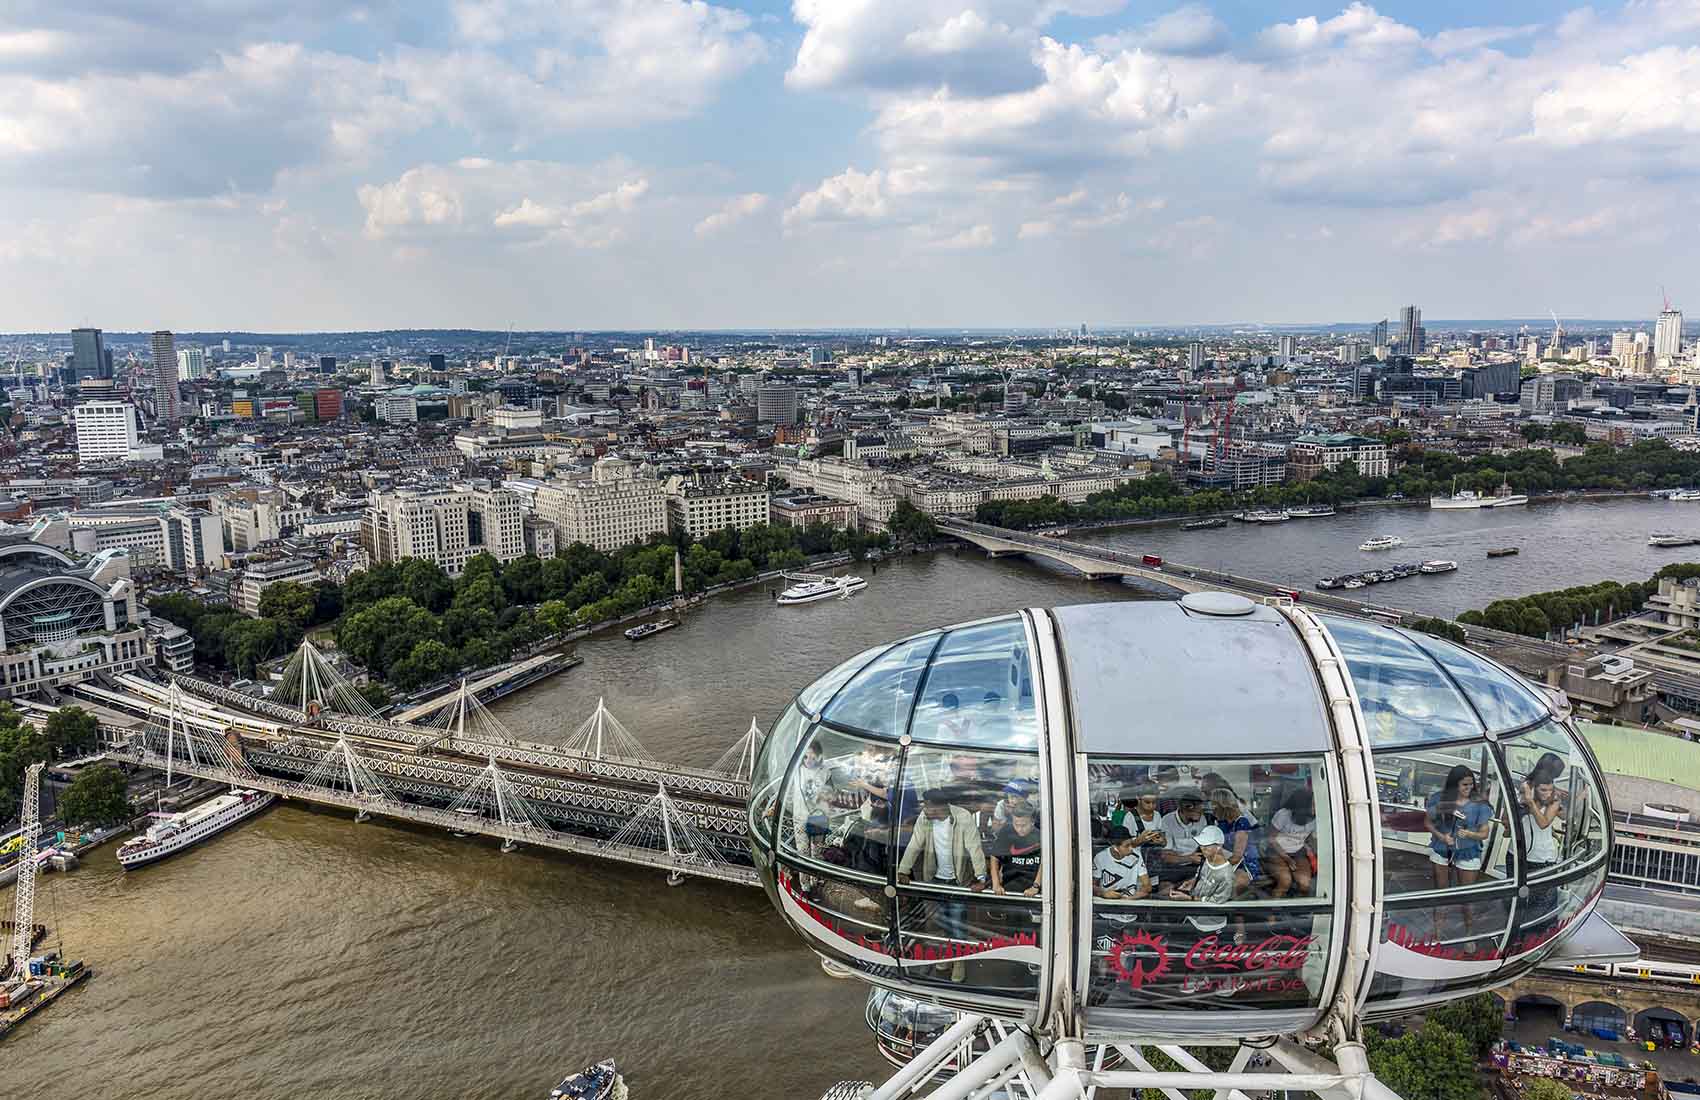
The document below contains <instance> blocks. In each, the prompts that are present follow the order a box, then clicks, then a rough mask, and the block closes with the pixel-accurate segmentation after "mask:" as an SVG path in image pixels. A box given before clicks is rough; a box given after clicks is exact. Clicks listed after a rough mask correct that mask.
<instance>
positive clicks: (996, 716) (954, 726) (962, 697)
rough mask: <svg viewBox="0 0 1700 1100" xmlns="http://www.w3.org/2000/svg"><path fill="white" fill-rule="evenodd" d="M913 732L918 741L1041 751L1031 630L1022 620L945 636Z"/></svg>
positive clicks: (977, 627)
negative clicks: (1028, 642) (1028, 640)
mask: <svg viewBox="0 0 1700 1100" xmlns="http://www.w3.org/2000/svg"><path fill="white" fill-rule="evenodd" d="M909 733H910V736H911V737H913V738H914V739H915V740H917V741H937V742H949V743H951V744H957V745H977V746H986V747H992V748H1024V749H1036V748H1037V747H1038V744H1039V713H1038V706H1037V702H1036V700H1035V698H1034V694H1033V675H1032V662H1031V659H1030V654H1029V651H1028V648H1027V628H1026V626H1025V625H1024V624H1023V623H1022V621H1021V620H1020V619H1019V618H1008V619H1000V620H996V621H993V622H988V623H981V624H979V625H977V626H969V627H963V628H962V629H960V630H953V631H951V632H950V633H949V634H947V635H945V639H944V641H943V643H941V644H940V645H939V648H938V652H937V653H936V654H935V655H934V656H933V661H932V667H931V668H930V669H928V671H927V679H926V683H925V686H924V687H923V689H922V691H921V697H920V698H919V699H918V700H917V701H916V704H915V718H914V721H913V723H912V724H911V726H910V728H909Z"/></svg>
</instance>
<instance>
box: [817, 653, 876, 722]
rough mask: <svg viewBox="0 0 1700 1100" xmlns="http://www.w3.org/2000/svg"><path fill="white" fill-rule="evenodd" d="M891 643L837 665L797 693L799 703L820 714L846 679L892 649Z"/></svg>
mask: <svg viewBox="0 0 1700 1100" xmlns="http://www.w3.org/2000/svg"><path fill="white" fill-rule="evenodd" d="M890 648H891V647H890V645H877V646H875V647H874V648H872V649H865V650H863V651H862V652H860V653H858V654H856V655H855V656H854V657H852V658H850V659H849V660H848V661H845V662H844V663H843V664H841V665H837V666H836V667H834V668H833V670H832V671H831V672H829V673H827V674H826V675H825V676H822V677H821V678H820V679H818V680H816V681H815V682H814V683H812V684H810V685H809V686H808V687H806V688H804V689H803V690H802V691H801V692H800V693H799V694H798V695H797V703H798V705H799V706H801V707H802V708H803V709H804V710H806V711H808V712H809V713H810V714H815V715H818V714H819V713H820V709H821V708H822V707H824V706H826V704H827V702H828V700H830V699H831V698H832V696H833V694H834V693H836V692H837V691H838V689H839V688H841V687H843V686H844V683H845V681H846V680H848V679H850V677H852V676H854V675H856V673H858V672H860V671H862V669H864V668H866V667H867V665H868V662H869V661H872V660H873V659H874V658H875V657H877V656H879V655H880V654H881V653H884V652H885V651H886V650H887V649H890Z"/></svg>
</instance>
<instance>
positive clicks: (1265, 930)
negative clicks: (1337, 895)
mask: <svg viewBox="0 0 1700 1100" xmlns="http://www.w3.org/2000/svg"><path fill="white" fill-rule="evenodd" d="M1140 909H1141V906H1140V903H1139V902H1133V901H1105V900H1100V901H1098V902H1097V903H1096V904H1095V905H1094V906H1093V912H1092V972H1091V977H1090V979H1089V980H1090V985H1089V986H1088V989H1087V995H1086V1003H1087V1004H1088V1005H1089V1006H1093V1007H1103V1008H1110V1009H1133V1010H1139V1011H1143V1012H1170V1011H1175V1010H1181V1011H1211V1010H1215V1011H1221V1010H1224V1009H1228V1010H1232V1009H1245V1008H1263V1009H1276V1008H1302V1007H1305V1006H1310V1005H1315V1004H1317V1003H1318V1001H1319V998H1320V997H1321V995H1322V986H1323V983H1324V982H1325V981H1326V979H1327V974H1328V952H1329V948H1330V946H1331V937H1330V936H1329V926H1330V923H1331V921H1330V917H1329V914H1328V913H1327V912H1326V911H1319V910H1306V909H1293V908H1267V909H1257V908H1251V909H1245V910H1236V911H1235V912H1234V913H1233V914H1232V915H1227V914H1215V915H1207V914H1203V913H1198V912H1196V911H1193V910H1190V909H1188V908H1187V907H1185V906H1178V905H1169V906H1163V907H1148V908H1146V909H1145V910H1144V911H1139V910H1140Z"/></svg>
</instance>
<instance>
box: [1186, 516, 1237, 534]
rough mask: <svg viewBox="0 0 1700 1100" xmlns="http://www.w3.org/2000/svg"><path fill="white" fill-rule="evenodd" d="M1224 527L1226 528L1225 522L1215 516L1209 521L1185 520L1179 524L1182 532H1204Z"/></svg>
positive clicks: (1226, 522)
mask: <svg viewBox="0 0 1700 1100" xmlns="http://www.w3.org/2000/svg"><path fill="white" fill-rule="evenodd" d="M1226 526H1228V521H1227V520H1225V519H1223V518H1222V517H1221V516H1215V517H1212V518H1211V519H1189V520H1186V521H1185V522H1183V523H1182V524H1181V530H1182V531H1206V530H1209V529H1210V528H1212V527H1226Z"/></svg>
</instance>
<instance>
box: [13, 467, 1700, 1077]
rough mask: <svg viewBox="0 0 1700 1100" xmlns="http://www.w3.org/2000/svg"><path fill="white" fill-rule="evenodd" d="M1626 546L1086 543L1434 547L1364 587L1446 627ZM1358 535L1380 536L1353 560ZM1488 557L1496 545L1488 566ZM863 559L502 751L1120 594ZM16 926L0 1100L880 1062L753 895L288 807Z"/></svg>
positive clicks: (1527, 523)
mask: <svg viewBox="0 0 1700 1100" xmlns="http://www.w3.org/2000/svg"><path fill="white" fill-rule="evenodd" d="M1651 530H1674V531H1683V530H1700V505H1693V506H1684V505H1680V504H1666V503H1663V502H1652V501H1645V500H1634V501H1614V502H1602V503H1576V504H1560V505H1545V506H1537V507H1532V508H1526V509H1507V510H1501V511H1493V512H1460V513H1430V512H1427V511H1425V510H1420V509H1379V510H1366V511H1364V512H1360V513H1357V514H1355V515H1341V516H1338V517H1335V518H1332V519H1317V520H1294V521H1291V522H1289V523H1286V524H1279V525H1272V526H1266V527H1258V528H1249V527H1246V526H1245V525H1232V526H1230V527H1228V528H1223V529H1219V530H1213V531H1203V532H1187V533H1183V532H1179V531H1177V530H1175V529H1173V528H1162V529H1145V530H1138V531H1131V532H1122V533H1118V534H1113V535H1105V536H1100V537H1103V538H1106V539H1107V540H1109V541H1112V542H1115V543H1116V544H1118V545H1121V546H1125V547H1128V548H1132V549H1137V550H1141V551H1142V552H1150V553H1157V554H1162V555H1164V556H1165V557H1168V558H1172V559H1175V560H1182V561H1187V562H1191V563H1195V564H1198V565H1202V566H1209V567H1214V568H1223V569H1228V570H1232V571H1234V572H1238V573H1242V574H1249V575H1253V576H1261V577H1267V578H1269V579H1272V580H1284V581H1288V582H1289V583H1291V584H1293V585H1294V586H1295V587H1303V588H1308V587H1309V586H1310V584H1311V583H1313V582H1314V579H1315V577H1317V576H1320V575H1323V574H1325V573H1332V572H1344V571H1349V570H1352V569H1361V568H1364V567H1366V565H1367V564H1368V563H1370V562H1372V561H1381V560H1421V559H1424V558H1451V559H1455V560H1457V561H1458V562H1459V570H1458V572H1457V573H1454V574H1449V575H1446V576H1442V577H1421V578H1412V579H1410V580H1406V581H1401V582H1397V583H1394V584H1391V585H1386V586H1382V587H1380V588H1378V589H1376V590H1375V592H1376V599H1377V601H1378V602H1381V603H1386V604H1389V605H1395V606H1408V607H1412V608H1417V609H1422V610H1425V611H1432V612H1438V613H1455V612H1457V611H1459V610H1462V609H1464V608H1466V607H1473V606H1479V605H1481V604H1485V603H1486V602H1488V600H1490V599H1492V598H1494V597H1496V596H1500V595H1517V594H1521V593H1524V592H1528V591H1534V590H1539V589H1546V588H1555V587H1561V586H1564V585H1569V584H1581V583H1588V582H1593V581H1598V580H1605V579H1608V578H1618V579H1624V580H1632V579H1642V578H1645V577H1646V576H1648V575H1649V574H1651V573H1652V572H1653V571H1654V570H1655V569H1656V568H1657V567H1658V566H1659V565H1660V564H1663V563H1665V562H1667V561H1674V560H1687V558H1688V557H1689V556H1690V552H1689V551H1686V550H1675V551H1654V550H1650V549H1649V548H1648V547H1646V545H1645V542H1646V536H1647V533H1648V532H1649V531H1651ZM1376 534H1397V535H1400V536H1401V537H1403V538H1404V539H1405V540H1406V545H1405V546H1404V547H1402V548H1401V549H1399V550H1397V551H1393V552H1392V553H1391V554H1384V555H1371V554H1367V553H1361V552H1359V551H1358V550H1357V545H1358V543H1360V542H1362V541H1363V540H1364V539H1365V538H1367V537H1369V536H1371V535H1376ZM1498 545H1517V546H1519V547H1521V550H1522V553H1521V554H1520V555H1519V556H1518V557H1516V558H1510V559H1498V560H1495V561H1492V562H1490V561H1488V560H1487V559H1486V558H1485V552H1486V549H1487V548H1488V547H1490V546H1498ZM1692 556H1694V557H1700V554H1695V555H1692ZM873 569H874V567H871V566H863V567H861V571H862V572H863V573H864V574H865V575H868V577H869V580H870V581H871V584H870V586H869V587H868V589H867V590H866V591H865V592H863V593H862V594H860V595H858V596H857V597H855V598H854V599H850V600H845V601H837V600H833V601H826V602H823V603H818V604H811V605H807V606H803V607H791V608H778V607H775V606H774V605H773V603H772V601H771V599H770V598H769V595H768V594H767V593H766V592H764V591H761V590H759V589H751V590H747V591H744V592H740V593H736V594H733V595H730V596H727V597H723V598H721V599H717V600H715V601H712V602H710V603H709V604H708V605H706V606H705V607H704V608H702V609H701V610H700V611H699V612H697V613H695V614H693V615H692V616H690V618H689V619H688V621H687V622H686V623H685V625H684V626H682V627H681V628H679V629H676V630H673V631H669V632H667V633H665V634H660V635H656V636H654V637H652V638H650V639H648V640H645V641H643V642H638V643H632V642H628V641H626V640H625V639H624V638H623V637H621V636H620V635H619V633H618V632H612V633H610V634H608V635H605V636H601V637H597V638H593V639H589V640H587V641H585V642H583V643H581V644H580V645H579V653H580V654H582V655H583V656H584V658H585V661H584V663H583V664H582V665H580V666H579V667H577V668H574V669H572V670H570V671H568V672H566V673H564V674H563V675H561V676H558V677H556V678H555V679H553V680H551V681H547V682H545V683H544V684H542V685H539V686H537V687H534V688H531V689H529V690H528V691H526V692H524V693H522V694H520V695H518V696H516V697H514V698H511V699H508V700H504V701H503V702H502V703H500V704H498V707H497V712H498V714H499V715H500V718H501V720H502V721H503V722H504V723H505V724H506V725H507V726H508V727H509V728H510V729H512V730H513V731H514V732H515V733H516V734H520V735H524V736H527V737H534V738H538V739H550V740H564V739H565V738H566V737H567V736H569V735H570V734H571V732H572V730H573V729H574V728H575V727H576V726H577V725H578V723H579V722H580V721H582V720H583V719H584V718H585V717H587V716H588V715H589V713H590V711H591V710H592V708H594V706H595V704H596V700H597V698H598V697H604V698H606V700H607V702H608V706H609V708H610V710H612V712H613V713H614V714H615V715H616V716H617V717H618V718H619V719H621V720H622V721H623V722H624V723H625V724H626V725H627V726H628V727H629V728H630V729H631V731H632V732H633V733H634V734H635V735H636V736H637V737H638V738H639V739H640V740H641V741H642V742H643V743H644V744H645V746H646V747H647V748H648V749H649V751H650V754H651V755H653V756H656V757H658V758H661V759H668V760H677V761H682V762H687V763H696V764H704V763H708V762H710V761H712V760H713V759H714V758H715V757H716V756H718V755H719V754H720V752H721V751H722V750H723V749H724V748H725V747H726V746H727V745H729V744H731V743H732V741H733V740H734V739H736V738H737V737H738V736H739V735H740V734H741V733H742V732H743V731H744V730H745V729H746V728H747V727H748V726H749V722H750V719H751V717H752V716H753V717H756V718H757V719H758V720H759V722H760V723H761V725H762V727H763V728H764V729H765V728H766V727H767V726H768V725H769V724H770V722H771V721H772V719H773V717H774V716H775V715H776V714H777V712H778V711H779V710H780V709H781V708H782V707H783V706H784V704H785V703H786V701H787V700H788V699H789V698H790V696H791V695H792V694H794V693H795V692H796V691H797V690H798V689H799V688H800V687H801V686H802V685H804V684H806V683H807V682H808V681H809V680H811V679H813V678H814V677H815V676H817V675H819V674H820V673H821V672H823V671H825V670H826V669H827V668H829V667H830V666H831V665H833V664H834V663H836V662H837V661H839V660H841V659H843V658H845V657H847V656H849V655H851V654H853V653H855V652H857V651H859V650H861V649H863V648H865V647H867V646H870V645H873V644H875V643H877V642H879V641H882V640H887V639H892V638H896V637H898V636H901V635H903V634H906V633H910V632H913V631H917V630H922V629H925V628H927V627H930V626H935V625H941V624H945V623H950V622H956V621H960V620H964V619H972V618H979V617H983V616H986V615H991V614H995V613H998V612H1002V611H1007V610H1010V609H1013V608H1017V607H1021V606H1024V605H1032V604H1056V603H1068V602H1079V601H1086V600H1108V599H1138V598H1149V595H1148V594H1145V593H1141V592H1139V591H1137V590H1135V589H1133V588H1130V587H1127V586H1124V585H1120V584H1116V583H1110V582H1095V583H1092V582H1086V581H1082V580H1080V579H1078V578H1074V577H1070V576H1065V575H1062V574H1060V573H1058V572H1055V571H1052V570H1048V569H1045V568H1042V567H1040V566H1037V565H1034V564H1032V563H1029V562H1027V561H1025V560H1022V559H1004V560H1000V561H997V562H987V561H986V560H984V558H983V557H982V556H981V555H980V554H979V553H978V552H976V551H968V550H964V551H963V552H961V553H960V554H952V553H949V552H945V553H938V554H933V555H927V556H922V557H917V558H909V559H903V560H901V561H895V562H886V563H881V564H880V565H879V566H877V573H875V572H873ZM10 905H11V897H10V891H9V890H8V891H6V892H4V893H3V894H0V906H3V907H4V908H5V909H6V910H7V911H8V912H9V910H10ZM38 914H39V916H40V919H43V920H44V921H45V922H46V923H48V924H50V925H53V926H54V927H56V928H58V929H60V930H61V932H62V935H63V939H64V942H65V946H66V948H67V951H68V952H69V953H71V954H73V955H75V956H79V957H82V958H84V959H86V960H87V961H88V962H89V963H91V964H92V965H93V966H94V967H95V968H96V969H97V971H98V973H97V974H96V976H95V977H94V979H93V980H92V981H90V982H88V983H87V984H86V985H85V986H83V987H82V988H80V989H79V990H77V991H76V992H74V993H72V994H71V995H69V996H68V997H66V998H65V999H64V1000H62V1001H60V1002H59V1003H58V1004H56V1005H54V1006H53V1007H52V1008H51V1009H49V1010H48V1011H46V1012H44V1013H43V1014H41V1015H40V1016H39V1017H37V1018H36V1019H34V1020H32V1021H31V1022H29V1023H28V1024H26V1025H24V1026H23V1027H22V1028H21V1029H19V1031H18V1032H17V1033H15V1034H14V1035H12V1036H11V1037H9V1038H8V1039H6V1041H5V1046H4V1065H5V1067H6V1080H7V1081H8V1086H9V1087H8V1093H7V1095H12V1094H15V1095H18V1096H32V1095H55V1096H75V1097H79V1098H83V1100H100V1098H106V1097H113V1098H118V1097H137V1096H146V1097H150V1098H161V1100H165V1098H174V1097H184V1098H188V1097H196V1098H199V1097H242V1098H244V1100H285V1098H287V1100H300V1098H302V1097H315V1098H318V1097H325V1098H338V1100H357V1098H379V1097H381V1098H390V1097H394V1098H397V1100H402V1098H405V1100H448V1098H455V1097H469V1098H470V1097H480V1098H484V1097H488V1098H501V1100H510V1098H511V1100H519V1098H525V1097H542V1096H545V1095H546V1094H547V1093H548V1090H549V1088H550V1086H551V1085H552V1084H553V1083H554V1081H555V1080H556V1078H558V1077H559V1076H560V1075H561V1074H563V1073H565V1072H567V1071H568V1070H569V1069H573V1068H577V1066H578V1065H580V1064H582V1063H584V1062H586V1061H589V1060H594V1059H600V1058H605V1057H613V1058H616V1059H618V1060H619V1061H620V1063H621V1065H622V1066H623V1067H625V1069H626V1071H627V1075H628V1078H629V1080H630V1083H631V1086H632V1090H631V1094H632V1097H633V1100H655V1098H663V1097H664V1098H668V1100H673V1098H690V1097H699V1096H700V1097H708V1096H715V1095H723V1094H724V1095H730V1094H738V1095H744V1096H749V1097H752V1098H764V1097H772V1098H774V1100H780V1098H785V1100H796V1098H804V1100H807V1098H809V1097H813V1096H818V1095H819V1094H820V1091H821V1090H822V1089H823V1088H824V1087H825V1086H826V1085H828V1084H830V1083H831V1082H833V1081H836V1080H839V1079H844V1078H854V1077H867V1078H877V1077H878V1075H879V1074H880V1072H881V1068H882V1067H883V1065H884V1063H883V1062H881V1061H880V1060H879V1058H878V1056H877V1055H876V1053H875V1052H874V1050H873V1044H872V1040H871V1037H870V1036H869V1034H868V1032H867V1029H866V1027H865V1026H864V1024H863V1022H862V1017H861V1009H862V1005H863V1001H864V993H865V991H864V990H863V989H862V988H861V987H859V986H857V985H856V984H854V983H850V982H838V981H832V980H830V979H828V978H826V977H824V976H823V975H822V974H821V972H820V969H819V967H818V965H817V964H816V962H815V960H814V957H813V956H812V955H811V954H810V953H809V952H807V951H806V950H804V949H803V948H802V947H801V946H800V944H799V942H798V940H797V939H796V938H795V937H794V936H793V935H792V934H791V933H790V932H789V931H787V930H786V929H785V928H784V927H783V926H782V924H781V923H780V921H779V919H778V918H777V917H776V916H775V915H774V914H773V912H772V911H771V909H770V908H769V906H768V904H767V901H766V899H765V898H764V897H763V896H762V895H761V894H760V893H759V892H758V891H754V890H748V889H743V888H738V887H730V886H719V885H711V884H704V883H699V882H695V881H693V882H690V883H687V884H686V885H684V886H682V887H679V888H676V889H669V888H667V887H666V886H665V885H663V883H662V882H661V879H660V877H659V876H657V875H655V874H652V873H646V872H640V871H636V870H629V869H625V868H622V867H620V866H617V865H612V864H600V863H591V862H583V861H575V860H571V859H567V858H557V857H552V856H543V855H538V854H535V853H528V852H525V851H523V850H522V851H518V852H514V853H511V854H509V855H502V854H500V853H499V852H497V851H496V850H495V848H494V847H493V846H488V845H484V844H480V843H478V842H475V841H471V840H455V839H453V838H451V837H448V836H444V835H440V834H436V833H432V832H426V831H417V830H409V829H403V828H397V827H394V826H391V825H387V824H383V823H378V822H372V823H367V824H363V825H358V826H357V825H354V824H353V823H352V822H351V821H350V820H349V819H348V818H346V817H344V816H341V815H336V814H331V813H319V812H315V811H309V810H304V809H299V808H296V807H293V806H282V807H279V808H276V809H274V810H271V811H269V812H268V813H266V814H265V815H264V816H262V817H261V818H259V819H258V820H256V821H253V822H249V823H248V824H246V825H243V826H241V827H239V828H238V829H237V830H235V831H233V832H231V833H229V834H226V835H224V836H221V837H219V838H217V839H215V840H213V841H211V842H209V843H207V844H205V845H203V846H201V847H199V848H196V849H195V850H193V851H192V852H189V853H187V854H185V855H183V856H180V857H177V858H175V859H172V860H169V861H167V862H165V863H162V864H159V865H157V866H154V867H150V868H147V869H144V870H142V871H138V872H135V873H130V874H125V873H122V872H120V871H119V869H118V867H117V865H116V862H115V860H114V856H113V848H112V846H110V845H109V846H107V847H106V848H103V849H101V850H99V851H98V852H96V853H94V854H93V855H92V856H91V857H90V858H89V859H88V860H87V861H86V862H85V864H84V866H83V867H82V868H81V869H79V870H77V871H75V872H73V873H71V874H68V875H53V876H49V877H48V878H46V879H44V880H43V885H42V889H41V891H40V894H39V898H38Z"/></svg>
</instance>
